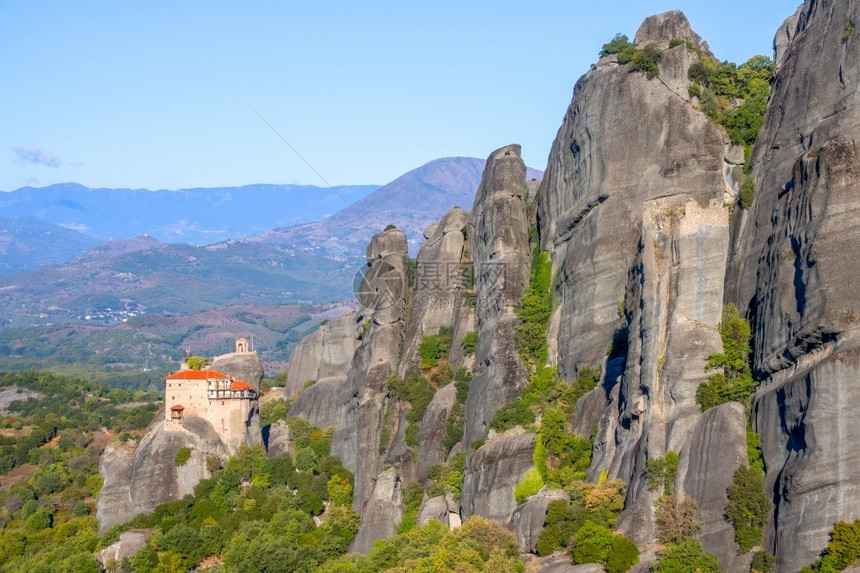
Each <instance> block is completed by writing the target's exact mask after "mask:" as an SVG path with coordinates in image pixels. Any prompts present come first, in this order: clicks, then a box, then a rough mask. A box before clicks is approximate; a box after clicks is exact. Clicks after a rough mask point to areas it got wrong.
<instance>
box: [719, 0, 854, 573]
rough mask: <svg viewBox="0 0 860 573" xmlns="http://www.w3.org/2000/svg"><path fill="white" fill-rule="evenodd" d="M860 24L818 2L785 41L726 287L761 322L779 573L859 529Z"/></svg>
mask: <svg viewBox="0 0 860 573" xmlns="http://www.w3.org/2000/svg"><path fill="white" fill-rule="evenodd" d="M858 18H860V6H858V5H856V4H855V3H853V2H849V1H847V0H837V1H832V2H814V1H811V0H810V1H807V2H805V3H804V4H803V5H802V6H801V7H800V9H799V10H798V12H797V13H796V14H795V15H794V16H793V17H792V18H790V19H789V20H788V21H787V22H786V24H785V25H784V26H783V28H781V30H780V31H779V32H778V33H777V37H776V39H775V42H774V43H775V46H776V49H777V60H778V61H779V64H780V65H779V69H778V71H777V72H776V75H775V77H774V81H773V87H772V91H771V99H770V103H769V106H768V111H767V114H766V116H765V121H764V126H763V128H762V131H761V133H760V134H759V137H758V140H757V142H756V146H755V149H754V150H753V154H752V157H751V165H752V172H753V173H754V175H755V177H756V189H755V200H754V202H753V205H752V208H751V209H750V210H749V213H748V214H747V216H746V217H745V218H744V219H743V221H741V222H740V224H739V225H738V226H737V228H736V229H735V234H736V238H734V241H733V242H734V245H733V247H734V248H733V253H732V254H733V256H732V260H731V265H730V268H729V271H730V272H729V276H728V277H727V281H726V282H727V296H728V297H729V300H731V301H733V302H736V303H737V304H738V306H739V308H742V309H749V312H750V314H751V317H752V319H753V328H754V336H755V364H754V366H755V370H756V373H757V375H758V376H759V377H761V378H764V379H765V382H764V383H763V384H762V386H761V387H760V388H759V390H758V393H757V395H756V400H755V404H754V427H755V429H756V431H758V432H759V433H760V435H761V441H762V449H763V451H764V456H765V465H766V469H767V477H766V483H765V487H766V490H767V491H769V492H770V491H772V492H773V501H774V504H775V506H774V511H773V515H772V519H771V522H770V523H769V525H768V530H767V531H766V534H765V544H766V548H767V549H768V550H770V551H771V552H775V554H776V555H777V557H778V570H779V571H781V572H782V571H798V570H799V569H800V568H801V567H802V566H804V565H807V564H809V563H810V562H812V561H813V560H814V559H815V558H816V557H817V555H818V554H819V553H820V551H821V550H822V549H823V548H824V547H825V545H826V543H827V541H828V535H829V532H830V530H831V528H832V527H833V524H834V522H835V521H837V520H844V521H853V520H855V519H857V518H858V517H860V453H858V452H860V443H858V440H857V438H856V436H857V433H856V432H855V431H854V430H853V429H852V428H853V418H854V415H853V411H852V405H853V404H854V403H856V401H857V399H858V398H860V396H858V390H857V384H856V380H857V377H858V374H860V344H858V336H857V334H858V327H860V314H858V312H857V308H856V307H857V305H856V301H857V292H858V291H857V285H858V284H860V267H858V266H857V265H856V264H855V259H856V257H855V256H854V254H855V252H856V250H857V245H858V242H860V227H858V226H857V224H856V221H857V220H858V217H860V212H858V209H860V202H858V201H857V200H856V196H857V192H858V190H860V160H858V156H857V149H856V148H857V138H858V136H860V107H858V103H860V100H858V91H857V85H858V81H860V60H858V58H857V50H858V44H857V41H858V36H857V33H856V32H854V31H853V27H854V25H856V22H858V21H860V20H858ZM852 23H853V24H852Z"/></svg>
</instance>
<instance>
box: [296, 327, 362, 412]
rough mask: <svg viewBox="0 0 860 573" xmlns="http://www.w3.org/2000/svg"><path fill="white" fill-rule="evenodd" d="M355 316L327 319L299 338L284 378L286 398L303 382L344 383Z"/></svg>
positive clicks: (354, 336)
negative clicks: (287, 373) (314, 329)
mask: <svg viewBox="0 0 860 573" xmlns="http://www.w3.org/2000/svg"><path fill="white" fill-rule="evenodd" d="M358 327H359V325H358V324H356V315H355V313H351V312H350V313H347V314H344V315H343V316H339V317H338V318H335V319H332V320H329V321H328V322H327V323H325V324H321V325H320V327H319V328H318V329H317V330H316V331H314V332H312V333H311V334H309V335H308V336H306V337H305V338H303V339H302V340H301V341H300V342H299V343H298V344H296V347H295V348H294V349H293V354H292V356H291V357H290V369H289V375H288V377H287V388H286V396H287V398H290V397H292V396H293V395H294V394H295V393H296V392H299V391H301V390H302V389H303V388H304V385H305V382H307V381H308V380H314V381H316V382H329V381H331V382H340V383H343V382H344V381H346V377H347V375H348V374H349V365H350V363H351V362H352V355H353V353H354V352H355V347H356V346H357V345H358Z"/></svg>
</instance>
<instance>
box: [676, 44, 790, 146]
mask: <svg viewBox="0 0 860 573" xmlns="http://www.w3.org/2000/svg"><path fill="white" fill-rule="evenodd" d="M772 76H773V60H771V59H769V58H767V57H765V56H753V57H752V58H750V59H749V60H748V61H747V62H746V63H744V64H741V65H740V66H738V65H737V64H734V63H732V62H722V63H721V62H719V61H717V59H716V58H714V57H706V56H703V57H701V58H700V59H699V61H698V62H696V63H695V64H693V65H691V66H690V70H689V78H690V80H691V81H692V82H693V83H692V84H691V87H690V94H691V95H693V96H696V97H698V98H699V101H700V103H701V106H702V110H703V111H704V112H705V113H707V114H708V116H710V117H711V118H712V119H714V120H715V121H717V122H719V123H720V124H722V125H723V126H724V127H725V128H726V130H727V131H728V132H729V135H730V136H731V138H732V142H733V143H736V144H740V145H744V146H751V145H752V144H753V143H755V140H756V137H757V136H758V132H759V130H760V129H761V126H762V123H763V122H764V112H765V110H766V109H767V99H768V97H769V95H770V80H771V78H772ZM738 101H740V102H741V103H740V104H738V103H737V102H738Z"/></svg>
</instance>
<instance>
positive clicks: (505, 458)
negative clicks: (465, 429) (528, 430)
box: [461, 434, 535, 523]
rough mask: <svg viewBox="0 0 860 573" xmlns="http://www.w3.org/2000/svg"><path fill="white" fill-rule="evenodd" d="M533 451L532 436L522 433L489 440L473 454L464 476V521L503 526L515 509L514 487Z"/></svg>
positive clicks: (462, 510) (526, 467) (462, 498)
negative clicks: (479, 518)
mask: <svg viewBox="0 0 860 573" xmlns="http://www.w3.org/2000/svg"><path fill="white" fill-rule="evenodd" d="M534 449H535V435H534V434H525V435H521V436H509V437H505V438H499V439H496V440H491V441H490V442H488V443H487V444H484V445H483V446H482V447H481V448H480V449H479V450H478V451H477V452H475V453H474V454H472V455H471V456H470V457H469V459H468V460H467V461H466V467H465V468H464V473H463V492H462V494H461V500H462V509H461V513H462V515H463V518H464V519H466V518H469V517H471V516H473V515H481V516H483V517H486V518H488V519H494V520H496V521H498V522H500V523H506V522H507V521H508V518H509V517H510V516H511V513H513V511H514V509H515V508H516V507H517V503H516V501H515V500H514V487H516V485H517V483H518V482H519V481H520V480H521V479H523V477H524V476H525V475H526V472H527V471H528V470H529V468H531V467H532V465H533V463H532V454H533V453H534Z"/></svg>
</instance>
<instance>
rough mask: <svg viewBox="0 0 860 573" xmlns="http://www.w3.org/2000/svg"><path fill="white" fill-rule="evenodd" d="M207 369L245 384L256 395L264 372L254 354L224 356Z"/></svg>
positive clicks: (216, 359)
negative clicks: (251, 387) (251, 388)
mask: <svg viewBox="0 0 860 573" xmlns="http://www.w3.org/2000/svg"><path fill="white" fill-rule="evenodd" d="M208 368H211V369H212V370H216V371H218V372H223V373H224V374H227V375H228V376H232V377H233V378H236V379H237V380H242V381H243V382H247V383H248V384H250V385H251V386H253V387H254V388H255V389H256V390H257V393H258V394H259V392H260V382H262V381H263V375H264V372H263V364H262V363H261V362H260V359H259V358H258V357H257V355H256V354H225V355H224V356H219V357H217V358H215V360H214V361H213V362H212V364H211V365H210V366H209V367H208Z"/></svg>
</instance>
